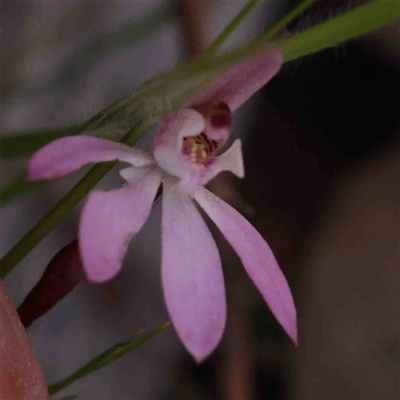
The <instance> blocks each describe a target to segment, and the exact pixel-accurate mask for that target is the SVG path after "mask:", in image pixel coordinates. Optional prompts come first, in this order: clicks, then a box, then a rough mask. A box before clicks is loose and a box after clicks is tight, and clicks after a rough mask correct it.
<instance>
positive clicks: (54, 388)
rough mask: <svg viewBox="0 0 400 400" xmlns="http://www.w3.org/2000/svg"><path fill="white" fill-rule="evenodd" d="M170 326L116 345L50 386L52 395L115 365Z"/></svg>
mask: <svg viewBox="0 0 400 400" xmlns="http://www.w3.org/2000/svg"><path fill="white" fill-rule="evenodd" d="M169 325H170V323H169V322H165V323H164V324H162V325H161V326H159V327H158V328H156V329H154V330H153V331H151V332H149V333H148V334H147V335H145V336H143V337H141V338H139V339H136V340H135V339H132V340H127V341H125V342H122V343H117V344H116V345H114V346H112V347H110V348H109V349H107V350H106V351H104V352H103V353H101V354H99V355H98V356H97V357H95V358H93V359H92V360H91V361H89V362H88V363H87V364H85V365H84V366H83V367H82V368H80V369H78V370H77V371H76V372H74V373H73V374H71V375H70V376H68V377H67V378H65V379H63V380H61V381H59V382H56V383H54V384H53V385H51V386H49V393H50V395H53V394H55V393H58V392H59V391H60V390H62V389H64V388H66V387H67V386H69V385H71V384H72V383H74V382H76V381H78V380H80V379H82V378H84V377H85V376H88V375H90V374H92V373H93V372H95V371H97V370H99V369H101V368H103V367H105V366H107V365H109V364H111V363H113V362H114V361H116V360H118V359H120V358H121V357H123V356H125V355H126V354H128V353H130V352H131V351H133V350H136V349H137V348H139V347H140V346H142V345H144V344H145V343H147V342H148V341H149V340H151V339H153V338H154V337H155V336H157V335H158V334H160V333H161V332H162V331H164V330H165V329H166V328H168V327H169Z"/></svg>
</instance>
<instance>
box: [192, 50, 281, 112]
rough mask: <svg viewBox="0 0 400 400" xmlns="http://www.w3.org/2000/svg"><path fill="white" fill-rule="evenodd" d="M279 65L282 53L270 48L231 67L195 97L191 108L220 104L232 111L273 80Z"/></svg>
mask: <svg viewBox="0 0 400 400" xmlns="http://www.w3.org/2000/svg"><path fill="white" fill-rule="evenodd" d="M282 63H283V53H282V51H281V50H280V49H279V48H278V47H276V46H275V47H271V48H269V49H267V50H266V53H265V54H263V55H259V56H257V57H254V58H252V59H250V60H248V61H244V62H242V63H239V64H237V65H234V66H233V67H231V68H230V69H229V70H227V71H226V72H225V73H223V74H222V75H221V76H220V77H219V78H218V79H217V80H215V81H214V82H213V83H212V84H211V85H209V86H208V88H207V89H206V90H205V91H204V92H202V93H201V94H200V95H199V96H198V97H197V98H195V100H194V101H193V102H192V105H199V104H202V103H205V102H208V101H222V102H225V103H227V104H228V105H229V108H230V109H231V111H234V110H236V109H237V108H238V107H240V106H241V105H242V104H243V103H244V102H245V101H246V100H247V99H249V98H250V97H251V96H252V95H253V94H254V93H255V92H257V91H258V90H259V89H261V88H262V87H263V86H264V85H265V84H266V83H267V82H268V81H269V80H270V79H271V78H273V77H274V75H275V74H276V73H277V72H278V71H279V70H280V68H281V66H282Z"/></svg>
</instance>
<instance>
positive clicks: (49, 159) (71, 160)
mask: <svg viewBox="0 0 400 400" xmlns="http://www.w3.org/2000/svg"><path fill="white" fill-rule="evenodd" d="M113 160H120V161H125V162H127V163H130V164H132V165H135V166H137V167H142V166H145V165H149V164H152V163H154V159H153V158H152V157H151V156H150V155H149V154H147V153H145V152H144V151H141V150H137V149H133V148H131V147H129V146H126V145H124V144H121V143H115V142H112V141H111V140H106V139H99V138H95V137H92V136H84V135H81V136H69V137H66V138H62V139H58V140H55V141H54V142H51V143H50V144H48V145H47V146H44V147H42V148H41V149H40V150H39V151H37V152H36V153H35V154H34V155H33V157H32V158H31V160H30V162H29V176H28V179H29V180H30V181H37V180H41V179H54V178H60V177H62V176H65V175H68V174H69V173H71V172H72V171H75V170H76V169H78V168H81V167H83V166H84V165H86V164H89V163H92V162H102V161H113Z"/></svg>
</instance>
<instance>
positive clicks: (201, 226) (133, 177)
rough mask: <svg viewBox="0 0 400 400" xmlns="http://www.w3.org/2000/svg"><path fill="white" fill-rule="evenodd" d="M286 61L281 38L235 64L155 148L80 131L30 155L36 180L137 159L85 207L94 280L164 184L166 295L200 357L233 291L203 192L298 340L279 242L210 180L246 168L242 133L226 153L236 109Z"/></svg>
mask: <svg viewBox="0 0 400 400" xmlns="http://www.w3.org/2000/svg"><path fill="white" fill-rule="evenodd" d="M282 62H283V55H282V52H281V50H280V49H278V48H276V47H274V48H272V47H271V48H268V50H267V51H266V52H265V53H264V54H263V55H259V56H258V57H255V58H253V59H251V60H249V61H245V62H242V63H240V64H238V65H236V66H234V67H233V68H231V69H229V70H228V71H226V72H225V73H224V74H222V76H221V77H220V78H219V79H218V80H217V81H215V82H214V83H213V84H211V85H210V86H209V87H207V88H205V90H204V91H203V93H201V94H200V95H199V96H198V97H197V98H196V99H195V100H194V101H192V102H191V103H190V104H188V105H187V106H186V107H184V108H182V109H180V110H178V111H176V112H175V113H173V114H172V115H170V116H169V117H168V118H167V120H166V121H165V122H164V123H163V125H162V126H161V128H160V130H159V133H158V135H157V138H156V141H155V144H154V155H153V156H152V155H150V154H148V153H145V152H143V151H140V150H137V149H133V148H130V147H128V146H126V145H123V144H119V143H115V142H111V141H108V140H104V139H98V138H94V137H88V136H75V137H67V138H63V139H59V140H56V141H54V142H52V143H50V144H49V145H47V146H45V147H44V148H42V149H41V150H39V151H38V152H37V153H36V154H35V155H34V156H33V157H32V159H31V161H30V167H29V178H30V180H32V181H35V180H41V179H54V178H58V177H61V176H64V175H66V174H69V173H70V172H72V171H74V170H75V169H78V168H80V167H81V166H83V165H85V164H88V163H91V162H102V161H112V160H119V161H122V162H125V163H127V164H129V165H130V166H129V167H128V168H125V169H123V170H121V171H120V174H121V176H122V177H123V178H124V180H125V181H126V185H125V186H124V187H122V188H120V189H117V190H112V191H108V192H104V191H94V192H93V193H91V194H90V196H89V198H88V200H87V202H86V204H85V206H84V209H83V211H82V216H81V220H80V226H79V246H80V254H81V258H82V261H83V265H84V270H85V273H86V276H87V278H88V280H89V281H90V282H104V281H106V280H108V279H110V278H112V277H113V276H115V275H116V274H117V273H118V272H119V271H120V269H121V267H122V261H123V258H124V256H125V254H126V252H127V248H128V243H129V241H130V239H131V238H132V236H133V235H135V234H136V233H137V232H138V231H139V230H140V229H141V228H142V226H143V224H144V223H145V221H146V220H147V217H148V215H149V214H150V211H151V206H152V203H153V201H154V199H155V196H156V193H157V190H158V188H159V187H160V185H161V184H162V185H163V203H162V207H163V214H162V261H161V263H162V265H161V276H162V284H163V290H164V296H165V301H166V305H167V309H168V311H169V314H170V316H171V320H172V322H173V325H174V327H175V329H176V331H177V334H178V336H179V337H180V339H181V341H182V342H183V344H184V345H185V347H186V348H187V350H188V351H189V352H190V354H192V356H193V357H194V358H195V360H196V361H197V362H202V361H203V360H204V359H205V358H206V357H207V356H208V355H209V354H210V353H211V352H212V351H213V350H214V349H215V347H216V346H217V345H218V343H219V341H220V339H221V337H222V334H223V331H224V328H225V322H226V299H225V288H224V282H223V274H222V268H221V260H220V256H219V252H218V249H217V246H216V244H215V241H214V239H213V237H212V235H211V233H210V231H209V230H208V228H207V226H206V224H205V222H204V220H203V218H202V217H201V215H200V213H199V211H198V210H197V208H196V206H195V203H194V201H195V202H197V204H198V205H199V206H200V207H201V208H202V209H203V210H204V211H205V212H206V213H207V214H208V215H209V217H210V218H211V219H212V220H213V221H214V223H215V224H216V225H217V227H218V228H219V229H220V230H221V232H222V234H223V235H224V236H225V237H226V239H227V240H228V242H230V244H231V245H232V247H233V248H234V250H235V251H236V252H237V254H238V255H239V257H240V259H241V260H242V263H243V266H244V268H245V269H246V271H247V273H248V274H249V276H250V278H251V279H252V280H253V282H254V284H255V285H256V286H257V288H258V289H259V290H260V292H261V294H262V296H263V298H264V299H265V301H266V302H267V303H268V304H269V306H270V308H271V311H272V312H273V313H274V315H275V317H276V318H277V320H278V321H279V322H280V324H281V325H282V327H283V328H284V329H285V330H286V332H287V333H288V335H289V336H290V337H291V338H292V339H293V341H294V342H296V341H297V328H296V311H295V306H294V302H293V298H292V295H291V293H290V289H289V286H288V284H287V282H286V280H285V278H284V276H283V274H282V272H281V270H280V269H279V266H278V264H277V262H276V260H275V257H274V256H273V253H272V251H271V250H270V248H269V246H268V245H267V243H266V242H265V241H264V239H263V238H262V237H261V235H260V234H259V233H258V232H257V231H256V230H255V229H254V227H253V226H252V225H251V224H250V223H249V222H248V221H247V220H246V219H245V218H244V217H242V216H241V215H240V214H239V213H238V212H237V211H236V210H234V209H233V208H232V207H231V206H229V205H228V204H227V203H225V202H224V201H222V200H221V199H219V198H218V197H216V196H215V195H213V194H212V193H211V192H209V191H208V190H207V189H205V188H204V185H205V184H207V183H208V182H209V181H210V180H211V179H213V178H214V177H215V176H216V175H217V174H219V173H220V172H222V171H230V172H232V173H233V174H235V175H236V176H238V177H239V178H243V177H244V166H243V158H242V151H241V142H240V140H236V141H235V142H234V143H233V144H232V145H231V147H230V148H229V149H228V150H226V151H225V152H223V153H222V154H221V149H222V148H223V146H224V145H225V143H226V142H227V140H228V138H229V132H230V126H231V117H232V112H233V111H234V110H236V109H237V108H238V107H239V106H240V105H241V104H243V103H244V102H245V101H246V100H247V99H248V98H249V97H250V96H252V95H253V94H254V93H255V92H256V91H257V90H259V89H260V88H261V87H262V86H263V85H264V84H266V83H267V82H268V81H269V80H270V79H271V78H272V77H273V76H274V75H275V74H276V73H277V72H278V71H279V69H280V67H281V65H282ZM193 200H194V201H193Z"/></svg>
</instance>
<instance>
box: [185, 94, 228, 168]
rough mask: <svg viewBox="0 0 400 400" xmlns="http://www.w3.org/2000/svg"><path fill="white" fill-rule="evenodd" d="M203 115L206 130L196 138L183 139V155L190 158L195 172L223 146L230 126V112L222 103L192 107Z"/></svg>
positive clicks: (210, 160) (206, 163)
mask: <svg viewBox="0 0 400 400" xmlns="http://www.w3.org/2000/svg"><path fill="white" fill-rule="evenodd" d="M194 109H195V110H196V111H198V112H199V113H200V114H202V115H203V117H204V119H205V121H206V129H205V130H204V132H202V133H200V134H199V135H197V136H189V137H186V138H184V139H183V148H182V152H183V154H185V155H187V156H188V157H190V160H191V161H192V163H193V168H194V169H195V170H199V169H204V168H205V166H207V165H208V164H210V163H211V162H212V158H213V156H214V155H215V154H216V152H217V151H218V150H219V149H220V148H221V147H222V146H223V145H224V144H225V142H226V140H227V138H228V136H229V129H230V126H231V120H232V117H231V110H230V109H229V107H228V105H227V104H226V103H223V102H209V103H204V104H201V105H199V106H196V107H194Z"/></svg>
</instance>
